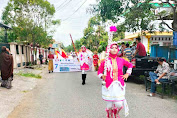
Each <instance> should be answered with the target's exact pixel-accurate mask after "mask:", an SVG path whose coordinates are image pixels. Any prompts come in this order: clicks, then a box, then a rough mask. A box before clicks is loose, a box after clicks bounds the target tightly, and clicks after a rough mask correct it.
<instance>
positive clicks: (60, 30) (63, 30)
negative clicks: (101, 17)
mask: <svg viewBox="0 0 177 118" xmlns="http://www.w3.org/2000/svg"><path fill="white" fill-rule="evenodd" d="M48 1H49V2H50V3H51V4H54V6H55V8H56V10H58V11H57V12H56V13H55V19H62V20H63V19H66V18H68V17H69V18H68V19H67V20H66V21H63V22H61V25H60V26H58V27H57V29H56V33H54V39H55V40H57V41H61V42H63V44H64V45H65V46H67V45H70V44H71V39H70V36H69V33H71V34H72V36H73V40H77V39H80V38H81V37H82V36H83V31H84V28H86V27H87V22H88V20H89V18H91V16H92V15H91V14H87V13H86V9H87V8H88V7H89V5H90V4H95V3H96V0H87V2H86V3H85V4H84V5H83V6H82V7H81V8H80V9H79V11H77V12H76V13H75V14H74V15H72V14H73V13H74V11H75V10H76V9H78V8H79V7H80V6H81V4H82V3H83V2H84V1H85V0H71V1H70V0H58V1H57V0H48ZM69 1H70V2H69ZM7 2H8V0H0V17H1V14H2V10H3V9H4V7H5V6H6V5H7ZM64 2H65V3H64ZM62 3H64V4H63V5H62V6H64V7H62V6H60V5H61V4H62ZM59 6H60V7H59ZM70 15H72V16H71V17H70Z"/></svg>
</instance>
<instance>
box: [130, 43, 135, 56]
mask: <svg viewBox="0 0 177 118" xmlns="http://www.w3.org/2000/svg"><path fill="white" fill-rule="evenodd" d="M131 49H132V53H133V54H135V52H136V42H133V45H132V47H131Z"/></svg>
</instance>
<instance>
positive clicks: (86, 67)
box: [81, 63, 89, 70]
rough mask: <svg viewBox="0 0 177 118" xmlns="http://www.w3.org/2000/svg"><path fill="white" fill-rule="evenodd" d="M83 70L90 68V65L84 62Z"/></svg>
mask: <svg viewBox="0 0 177 118" xmlns="http://www.w3.org/2000/svg"><path fill="white" fill-rule="evenodd" d="M81 70H89V65H87V64H86V63H84V64H83V65H82V66H81Z"/></svg>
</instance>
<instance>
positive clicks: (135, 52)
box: [118, 38, 147, 61]
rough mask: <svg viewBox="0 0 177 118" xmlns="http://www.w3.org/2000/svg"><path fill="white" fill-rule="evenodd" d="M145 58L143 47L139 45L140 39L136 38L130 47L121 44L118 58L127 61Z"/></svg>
mask: <svg viewBox="0 0 177 118" xmlns="http://www.w3.org/2000/svg"><path fill="white" fill-rule="evenodd" d="M145 56H147V54H146V49H145V46H144V45H143V44H142V43H141V38H136V42H133V45H132V46H130V45H129V43H127V44H125V43H124V42H122V43H121V48H120V53H119V54H118V57H124V58H127V59H128V60H129V61H131V60H132V58H134V57H137V58H142V57H145Z"/></svg>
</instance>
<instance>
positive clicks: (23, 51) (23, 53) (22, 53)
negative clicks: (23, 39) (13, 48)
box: [22, 46, 24, 54]
mask: <svg viewBox="0 0 177 118" xmlns="http://www.w3.org/2000/svg"><path fill="white" fill-rule="evenodd" d="M22 54H24V48H23V46H22Z"/></svg>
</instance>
